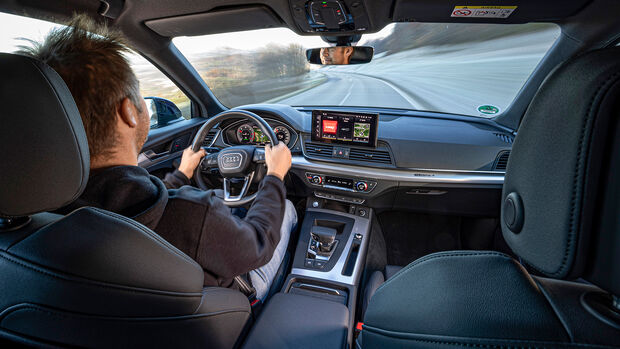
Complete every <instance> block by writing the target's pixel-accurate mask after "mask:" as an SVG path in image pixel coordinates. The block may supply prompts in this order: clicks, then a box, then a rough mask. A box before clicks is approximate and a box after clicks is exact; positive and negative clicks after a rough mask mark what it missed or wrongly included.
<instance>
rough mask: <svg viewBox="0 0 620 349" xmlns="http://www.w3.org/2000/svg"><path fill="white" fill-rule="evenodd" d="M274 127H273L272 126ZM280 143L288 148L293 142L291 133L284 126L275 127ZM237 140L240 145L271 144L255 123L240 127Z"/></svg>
mask: <svg viewBox="0 0 620 349" xmlns="http://www.w3.org/2000/svg"><path fill="white" fill-rule="evenodd" d="M272 127H273V126H272ZM273 132H274V133H275V134H276V137H277V138H278V141H279V142H283V143H284V144H286V145H287V146H288V145H289V143H290V141H291V131H290V130H289V129H288V128H287V127H286V126H283V125H278V126H275V127H273ZM235 136H236V140H237V142H238V143H240V144H253V145H265V144H268V143H270V141H269V138H268V137H267V135H265V134H264V133H263V131H262V130H261V129H260V127H258V126H257V125H255V124H253V123H245V124H242V125H239V126H238V127H237V130H236V132H235Z"/></svg>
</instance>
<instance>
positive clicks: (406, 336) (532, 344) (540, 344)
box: [362, 324, 614, 348]
mask: <svg viewBox="0 0 620 349" xmlns="http://www.w3.org/2000/svg"><path fill="white" fill-rule="evenodd" d="M366 330H368V331H369V332H373V333H376V334H378V335H381V336H386V337H391V338H396V339H403V340H408V341H416V342H424V343H432V344H447V345H454V346H467V347H475V348H546V347H548V346H549V345H552V346H562V347H586V348H614V347H613V346H608V345H600V344H589V343H574V342H570V343H567V342H556V341H537V340H528V339H500V338H476V337H472V338H467V337H461V339H462V340H476V341H480V340H487V341H497V342H509V343H515V344H508V343H507V344H505V345H504V344H478V343H468V342H459V341H457V340H440V339H422V338H411V336H412V335H416V334H414V333H402V332H396V331H390V330H384V329H381V328H377V327H373V326H369V325H366V324H364V325H363V331H366ZM362 333H363V332H362ZM420 336H425V335H424V334H420ZM517 343H524V344H526V347H524V346H522V345H518V344H517Z"/></svg>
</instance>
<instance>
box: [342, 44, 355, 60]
mask: <svg viewBox="0 0 620 349" xmlns="http://www.w3.org/2000/svg"><path fill="white" fill-rule="evenodd" d="M344 55H345V56H346V57H347V58H348V57H351V56H352V55H353V47H351V46H347V47H345V48H344Z"/></svg>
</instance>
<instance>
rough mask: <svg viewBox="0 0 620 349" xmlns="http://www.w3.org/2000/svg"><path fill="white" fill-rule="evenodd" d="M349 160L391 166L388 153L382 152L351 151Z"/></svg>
mask: <svg viewBox="0 0 620 349" xmlns="http://www.w3.org/2000/svg"><path fill="white" fill-rule="evenodd" d="M349 160H354V161H364V162H378V163H382V164H391V163H392V158H391V157H390V153H389V152H387V151H383V150H366V149H355V148H353V149H351V152H350V153H349Z"/></svg>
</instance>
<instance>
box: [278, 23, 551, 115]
mask: <svg viewBox="0 0 620 349" xmlns="http://www.w3.org/2000/svg"><path fill="white" fill-rule="evenodd" d="M558 35H559V32H558V31H556V30H549V31H544V32H537V33H530V34H526V35H519V36H511V37H507V38H503V39H497V40H490V41H485V42H479V43H468V44H462V45H450V46H436V47H426V48H420V49H414V50H409V51H404V52H399V53H397V54H393V55H388V56H384V57H378V58H375V59H374V60H373V61H372V62H371V63H368V64H360V65H352V66H330V67H323V68H320V69H319V70H318V72H320V73H322V74H325V76H326V77H327V79H326V80H325V82H324V83H323V84H321V85H319V86H316V87H314V88H312V89H309V90H305V91H302V92H300V93H299V94H296V95H292V96H291V95H288V96H286V97H283V99H280V100H278V101H277V102H278V103H284V104H290V105H295V106H301V105H322V106H341V105H342V106H376V107H391V108H404V109H415V110H430V111H440V112H448V113H457V114H466V115H479V116H484V115H481V114H480V113H479V112H478V111H477V108H478V106H480V105H485V104H490V105H494V106H497V107H498V108H499V109H500V110H504V109H505V108H507V107H508V106H509V105H510V103H511V102H512V100H513V99H514V97H515V96H516V95H517V94H518V92H519V90H520V89H521V87H522V86H523V84H524V83H525V81H526V80H527V78H528V77H529V75H530V74H531V72H532V71H533V70H534V69H535V67H536V65H537V64H538V63H539V62H540V60H541V59H542V58H543V56H544V55H545V54H546V52H547V51H548V49H549V47H550V46H551V44H552V43H553V42H554V41H555V39H556V38H557V36H558ZM491 116H492V115H491Z"/></svg>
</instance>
